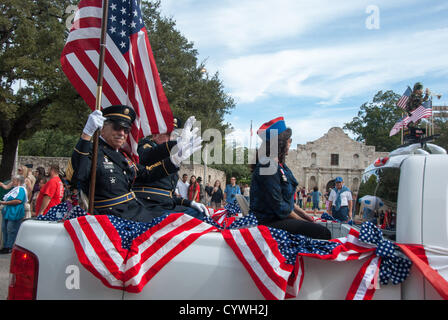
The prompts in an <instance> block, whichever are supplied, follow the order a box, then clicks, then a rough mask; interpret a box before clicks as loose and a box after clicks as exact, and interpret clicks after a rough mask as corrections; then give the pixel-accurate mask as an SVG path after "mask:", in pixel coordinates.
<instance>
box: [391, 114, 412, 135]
mask: <svg viewBox="0 0 448 320" xmlns="http://www.w3.org/2000/svg"><path fill="white" fill-rule="evenodd" d="M408 124H409V117H408V116H406V117H404V118H402V119H400V120H398V121H397V123H395V125H394V126H393V127H392V130H390V133H389V137H392V136H394V135H396V134H397V133H398V132H400V130H401V129H402V128H405V127H407V125H408Z"/></svg>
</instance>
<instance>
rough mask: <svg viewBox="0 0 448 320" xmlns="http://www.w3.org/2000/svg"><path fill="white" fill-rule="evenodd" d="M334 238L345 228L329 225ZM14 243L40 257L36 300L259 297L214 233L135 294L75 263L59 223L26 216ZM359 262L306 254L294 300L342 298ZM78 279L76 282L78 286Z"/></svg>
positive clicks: (383, 295) (388, 292)
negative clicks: (301, 276) (109, 285)
mask: <svg viewBox="0 0 448 320" xmlns="http://www.w3.org/2000/svg"><path fill="white" fill-rule="evenodd" d="M327 225H329V228H330V230H331V231H332V233H333V238H338V237H341V236H345V235H346V234H347V233H348V230H349V226H347V225H342V226H341V225H339V224H330V223H328V224H327ZM16 245H18V246H22V247H24V248H26V249H27V250H29V251H31V252H33V253H34V254H36V255H37V257H38V258H39V277H38V289H37V299H70V300H76V299H108V300H121V299H125V300H139V299H145V300H147V299H189V300H218V299H219V300H227V299H231V300H258V299H263V296H262V294H261V293H260V291H259V290H258V288H257V287H256V285H255V283H254V281H253V280H252V278H251V277H250V275H249V273H248V272H247V271H246V269H245V268H244V266H243V264H242V263H241V262H240V261H239V260H238V258H237V257H236V255H235V253H234V252H233V251H232V249H231V248H230V247H229V246H228V244H227V243H226V242H225V240H224V239H223V237H222V235H221V234H220V233H218V232H211V233H208V234H206V235H204V236H202V237H200V238H199V239H197V240H196V241H195V242H194V243H193V244H192V245H190V246H189V247H188V248H187V249H185V250H184V251H182V252H181V253H180V254H179V255H177V256H176V257H175V258H174V259H173V260H171V261H170V262H169V263H168V264H167V265H166V266H165V267H164V268H163V269H162V270H161V271H160V272H159V273H157V274H156V275H155V276H154V278H153V279H151V281H150V282H148V283H147V284H146V286H145V287H144V289H143V291H142V292H140V293H139V294H134V293H128V292H125V291H123V290H116V289H110V288H108V287H106V286H105V285H104V284H103V283H102V282H101V281H100V280H99V279H98V278H96V277H95V276H94V275H92V274H91V273H90V272H89V271H88V270H86V269H85V268H84V267H83V266H82V265H81V263H80V262H79V261H78V258H77V255H76V252H75V250H74V246H73V243H72V240H71V239H70V237H69V235H68V233H67V231H66V230H65V228H64V226H63V224H62V223H57V222H45V221H37V220H32V219H31V220H26V221H24V222H23V223H22V226H21V228H20V231H19V234H18V237H17V242H16ZM364 261H365V260H361V261H348V262H333V261H324V260H318V259H315V258H307V257H305V258H304V263H305V278H304V282H303V286H302V290H301V291H300V293H299V295H298V296H297V297H296V299H299V300H300V299H334V300H338V299H345V296H346V294H347V292H348V289H349V287H350V285H351V283H352V281H353V279H354V277H355V275H356V274H357V272H358V271H359V269H360V267H361V265H362V263H363V262H364ZM78 280H79V286H78V285H74V283H75V284H77V283H78V282H76V281H78ZM374 298H375V299H388V300H389V299H401V285H397V286H393V285H388V286H384V287H380V289H379V290H377V291H376V293H375V296H374Z"/></svg>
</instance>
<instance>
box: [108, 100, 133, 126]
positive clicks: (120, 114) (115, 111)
mask: <svg viewBox="0 0 448 320" xmlns="http://www.w3.org/2000/svg"><path fill="white" fill-rule="evenodd" d="M103 116H104V117H105V118H106V119H107V120H110V121H112V122H117V123H118V124H119V125H121V126H122V127H125V128H130V127H131V126H132V123H133V122H134V121H135V118H136V114H135V111H134V109H132V108H131V107H129V106H125V105H115V106H110V107H107V108H105V109H103Z"/></svg>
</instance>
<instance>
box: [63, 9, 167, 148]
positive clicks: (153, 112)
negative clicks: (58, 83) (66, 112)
mask: <svg viewBox="0 0 448 320" xmlns="http://www.w3.org/2000/svg"><path fill="white" fill-rule="evenodd" d="M102 12H103V9H102V1H101V0H81V1H80V2H79V5H78V10H77V12H76V14H75V18H74V23H73V27H72V28H71V30H70V33H69V35H68V38H67V42H66V45H65V47H64V49H63V52H62V56H61V64H62V69H63V71H64V73H65V74H66V76H67V78H68V79H69V80H70V82H71V83H72V85H73V86H74V87H75V89H76V90H77V91H78V93H79V94H80V95H81V97H82V98H83V99H84V100H85V101H86V103H87V104H88V105H89V107H90V108H91V109H92V110H94V108H95V100H96V92H97V83H96V80H97V76H98V61H99V50H100V34H101V20H102ZM119 104H124V105H128V106H131V107H132V108H133V109H134V110H135V112H136V114H137V118H136V121H135V122H134V124H133V127H132V129H131V133H130V135H129V138H128V141H127V143H126V145H125V147H124V149H125V150H127V151H128V152H130V153H131V154H132V155H133V156H135V157H137V143H138V140H139V139H140V138H141V137H143V136H148V135H150V134H155V133H165V132H167V131H170V130H172V127H173V115H172V112H171V109H170V107H169V104H168V100H167V98H166V96H165V93H164V91H163V87H162V83H161V81H160V77H159V73H158V71H157V66H156V63H155V59H154V57H153V53H152V49H151V45H150V43H149V39H148V35H147V31H146V28H145V26H144V23H143V19H142V13H141V10H140V6H139V4H138V2H137V0H110V1H109V6H108V20H107V34H106V51H105V59H104V80H103V94H102V103H101V107H102V108H106V107H108V106H110V105H119Z"/></svg>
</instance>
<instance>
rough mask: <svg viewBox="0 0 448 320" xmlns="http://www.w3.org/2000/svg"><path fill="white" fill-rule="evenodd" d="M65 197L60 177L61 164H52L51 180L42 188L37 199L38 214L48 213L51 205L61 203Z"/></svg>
mask: <svg viewBox="0 0 448 320" xmlns="http://www.w3.org/2000/svg"><path fill="white" fill-rule="evenodd" d="M63 197H64V185H63V184H62V181H61V179H60V178H59V165H57V164H53V165H51V166H50V180H49V181H48V182H47V183H46V184H45V185H44V187H43V188H42V190H40V193H39V196H38V198H37V200H36V213H37V215H38V216H40V215H45V214H47V212H48V210H50V208H51V207H54V206H56V205H58V204H60V203H61V201H62V198H63Z"/></svg>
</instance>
